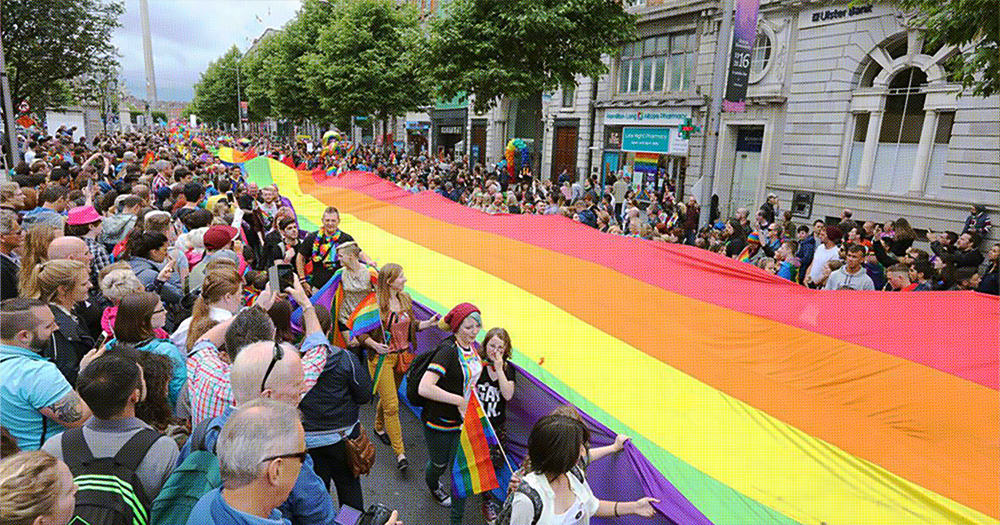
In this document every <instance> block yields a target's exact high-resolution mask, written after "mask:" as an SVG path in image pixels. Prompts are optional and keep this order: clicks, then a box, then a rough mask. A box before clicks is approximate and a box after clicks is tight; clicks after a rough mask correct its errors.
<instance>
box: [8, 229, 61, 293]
mask: <svg viewBox="0 0 1000 525" xmlns="http://www.w3.org/2000/svg"><path fill="white" fill-rule="evenodd" d="M62 236H63V230H62V228H54V227H52V226H50V225H48V224H39V225H37V226H33V227H31V228H30V229H29V230H28V233H27V235H25V236H24V247H23V252H22V254H23V255H21V270H20V271H19V273H18V277H17V289H18V290H20V291H21V295H22V296H26V294H25V290H26V289H27V286H28V280H29V279H30V278H31V270H32V269H33V268H34V267H36V266H38V265H39V264H42V263H43V262H45V261H47V260H49V258H48V255H47V254H48V251H49V245H50V244H52V241H53V240H54V239H56V238H57V237H62Z"/></svg>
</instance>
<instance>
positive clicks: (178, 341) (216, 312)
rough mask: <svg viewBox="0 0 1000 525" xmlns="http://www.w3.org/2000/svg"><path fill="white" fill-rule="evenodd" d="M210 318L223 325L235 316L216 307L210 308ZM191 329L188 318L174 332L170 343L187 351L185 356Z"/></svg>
mask: <svg viewBox="0 0 1000 525" xmlns="http://www.w3.org/2000/svg"><path fill="white" fill-rule="evenodd" d="M208 316H209V317H210V318H212V320H213V321H215V322H217V323H221V322H222V321H225V320H227V319H229V318H230V317H232V316H233V313H232V312H230V311H229V310H226V309H224V308H216V307H214V306H212V307H209V309H208ZM190 329H191V317H190V316H188V318H187V319H185V320H183V321H181V324H180V325H179V326H178V327H177V329H176V330H174V333H173V334H170V342H171V343H173V344H175V345H176V346H177V348H183V349H185V352H184V353H185V354H186V353H187V338H188V330H190Z"/></svg>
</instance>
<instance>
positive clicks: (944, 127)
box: [934, 111, 955, 144]
mask: <svg viewBox="0 0 1000 525" xmlns="http://www.w3.org/2000/svg"><path fill="white" fill-rule="evenodd" d="M954 124H955V112H954V111H942V112H940V113H938V125H937V132H936V133H935V134H934V143H935V144H948V143H949V142H951V127H952V126H953V125H954Z"/></svg>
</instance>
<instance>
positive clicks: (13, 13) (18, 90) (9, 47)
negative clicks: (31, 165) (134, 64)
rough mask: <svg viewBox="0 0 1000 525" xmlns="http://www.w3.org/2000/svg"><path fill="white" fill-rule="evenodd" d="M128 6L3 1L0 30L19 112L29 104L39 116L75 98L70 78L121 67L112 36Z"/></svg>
mask: <svg viewBox="0 0 1000 525" xmlns="http://www.w3.org/2000/svg"><path fill="white" fill-rule="evenodd" d="M123 10H124V7H123V5H122V4H121V3H120V2H114V1H102V0H58V1H52V2H48V1H44V2H39V1H32V0H2V1H0V12H2V13H3V16H2V17H0V30H2V32H3V47H4V54H5V57H4V58H5V59H6V62H7V64H6V65H7V75H8V78H9V79H10V92H11V100H12V101H13V104H14V107H15V108H16V107H17V106H18V105H19V104H20V103H21V101H23V100H25V99H28V100H30V103H31V107H32V109H33V110H34V111H36V112H38V114H39V115H43V116H44V115H45V110H46V109H49V108H57V107H59V106H61V105H63V104H65V103H67V102H68V101H69V100H68V99H67V94H70V95H71V96H72V93H73V86H72V85H70V84H69V83H68V81H69V80H70V79H73V78H76V77H79V76H81V75H88V74H94V75H96V76H98V77H99V76H101V71H102V70H103V69H107V68H108V67H111V68H112V69H113V68H114V67H116V66H117V53H116V50H115V48H114V46H112V45H111V35H112V33H113V31H114V29H115V28H116V27H118V26H119V25H120V24H119V21H118V17H119V16H120V15H121V13H122V12H123Z"/></svg>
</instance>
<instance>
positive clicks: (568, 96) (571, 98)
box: [562, 84, 576, 108]
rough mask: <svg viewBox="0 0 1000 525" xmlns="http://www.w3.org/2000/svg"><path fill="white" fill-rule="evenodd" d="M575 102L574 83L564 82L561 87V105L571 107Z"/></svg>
mask: <svg viewBox="0 0 1000 525" xmlns="http://www.w3.org/2000/svg"><path fill="white" fill-rule="evenodd" d="M575 102H576V84H566V85H564V86H563V88H562V107H564V108H571V107H573V104H574V103H575Z"/></svg>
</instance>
